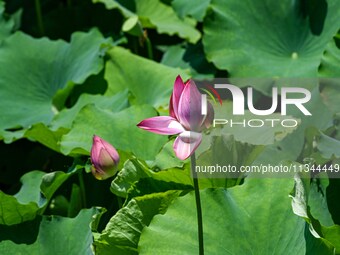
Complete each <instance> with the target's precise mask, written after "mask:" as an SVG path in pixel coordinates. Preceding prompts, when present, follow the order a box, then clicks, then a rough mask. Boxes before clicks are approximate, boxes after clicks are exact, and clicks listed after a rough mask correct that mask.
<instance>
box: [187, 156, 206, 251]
mask: <svg viewBox="0 0 340 255" xmlns="http://www.w3.org/2000/svg"><path fill="white" fill-rule="evenodd" d="M190 159H191V173H192V177H193V181H194V189H195V200H196V211H197V230H198V246H199V255H204V240H203V218H202V206H201V197H200V190H199V186H198V178H197V173H196V171H195V168H196V157H195V153H193V154H192V155H191V158H190Z"/></svg>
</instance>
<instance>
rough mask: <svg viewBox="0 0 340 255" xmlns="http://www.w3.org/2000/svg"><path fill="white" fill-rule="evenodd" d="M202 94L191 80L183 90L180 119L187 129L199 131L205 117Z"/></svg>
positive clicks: (179, 108)
mask: <svg viewBox="0 0 340 255" xmlns="http://www.w3.org/2000/svg"><path fill="white" fill-rule="evenodd" d="M201 107H202V96H201V93H200V92H199V91H198V89H197V87H196V84H195V82H194V81H192V80H189V81H188V83H187V84H186V86H185V87H184V90H183V92H182V95H181V98H180V101H179V107H178V113H177V114H178V120H179V122H180V123H181V124H182V125H183V126H184V127H185V128H186V129H187V130H193V131H199V130H200V126H201V124H202V123H203V120H204V119H205V116H204V115H202V113H201V111H202V109H201Z"/></svg>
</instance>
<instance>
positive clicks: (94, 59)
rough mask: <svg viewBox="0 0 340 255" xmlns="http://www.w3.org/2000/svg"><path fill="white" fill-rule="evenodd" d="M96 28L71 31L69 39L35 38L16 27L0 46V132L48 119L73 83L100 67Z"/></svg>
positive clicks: (99, 49) (99, 40)
mask: <svg viewBox="0 0 340 255" xmlns="http://www.w3.org/2000/svg"><path fill="white" fill-rule="evenodd" d="M105 41H106V40H104V39H103V37H102V35H101V34H100V33H99V32H98V31H97V30H92V31H90V32H89V33H80V32H78V33H75V34H73V36H72V38H71V42H70V43H67V42H64V41H61V40H59V41H51V40H49V39H47V38H42V39H34V38H32V37H30V36H28V35H25V34H23V33H21V32H17V33H15V34H14V35H12V36H10V37H8V38H7V39H6V40H4V41H3V43H2V45H1V47H0V116H1V117H0V133H1V131H2V130H3V129H11V128H19V127H23V128H27V127H29V126H30V125H32V124H35V123H39V122H41V123H45V124H46V123H49V122H50V121H51V120H52V118H53V116H54V115H55V114H56V113H57V112H58V110H57V109H58V108H62V107H63V104H64V101H65V99H66V97H67V95H68V93H69V91H70V90H71V88H72V87H73V85H74V84H81V83H83V82H84V81H85V79H86V78H87V77H89V76H90V75H92V74H96V73H98V72H99V71H100V70H101V69H102V67H103V60H102V58H101V57H100V52H101V44H103V43H104V42H105Z"/></svg>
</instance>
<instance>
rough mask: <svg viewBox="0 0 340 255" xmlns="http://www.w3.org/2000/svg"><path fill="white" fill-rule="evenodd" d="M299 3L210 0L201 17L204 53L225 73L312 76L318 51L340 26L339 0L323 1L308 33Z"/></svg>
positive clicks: (307, 25) (305, 18) (307, 21)
mask: <svg viewBox="0 0 340 255" xmlns="http://www.w3.org/2000/svg"><path fill="white" fill-rule="evenodd" d="M301 3H302V1H290V0H283V1H280V3H278V2H277V1H275V0H266V1H264V0H255V1H253V0H246V1H237V0H231V1H228V3H226V2H225V1H224V0H215V1H212V3H211V10H212V12H211V13H210V14H209V15H208V16H207V17H206V19H205V22H204V37H203V43H204V46H205V51H206V54H207V57H208V59H209V60H210V61H212V62H213V63H214V64H215V65H216V66H217V67H218V68H220V69H223V70H228V72H230V76H231V77H267V78H273V77H316V76H317V70H318V66H319V64H320V62H321V58H322V54H323V52H324V50H325V49H326V47H327V44H328V43H329V42H330V40H331V39H332V37H333V36H334V35H335V34H336V32H337V30H338V29H339V27H340V20H339V15H340V2H339V1H337V0H329V1H327V4H328V8H327V10H326V13H327V15H326V17H325V20H320V22H323V21H324V25H323V27H322V32H321V33H320V35H318V34H314V33H313V31H312V28H311V26H310V22H309V21H310V18H308V17H305V16H304V14H303V13H302V11H301V8H302V6H301ZM320 24H321V23H320ZM267 86H268V84H267ZM263 90H265V89H263Z"/></svg>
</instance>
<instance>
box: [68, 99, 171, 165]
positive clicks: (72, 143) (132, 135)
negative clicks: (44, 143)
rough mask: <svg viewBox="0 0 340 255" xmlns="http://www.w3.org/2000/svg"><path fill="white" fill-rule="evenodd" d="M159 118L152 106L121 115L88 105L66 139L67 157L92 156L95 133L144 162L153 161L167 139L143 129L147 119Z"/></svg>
mask: <svg viewBox="0 0 340 255" xmlns="http://www.w3.org/2000/svg"><path fill="white" fill-rule="evenodd" d="M155 115H157V113H156V111H155V110H154V109H153V108H152V107H151V106H148V105H142V106H132V107H129V108H127V109H125V110H123V111H120V112H112V111H110V110H105V109H100V108H98V107H96V106H94V105H88V106H85V107H84V108H83V109H82V110H81V111H80V112H79V114H78V115H77V117H76V119H75V121H74V124H73V128H72V129H71V131H70V132H69V133H68V134H67V135H64V136H63V137H62V140H61V151H62V152H63V153H64V154H70V153H71V154H75V153H81V154H86V155H89V152H90V149H91V145H92V137H93V135H94V134H96V135H99V136H100V137H102V138H103V139H105V140H107V141H108V142H110V143H111V144H112V145H114V146H115V147H116V148H117V149H118V150H122V151H126V152H132V153H133V154H134V155H136V156H137V157H140V158H142V159H153V158H154V157H155V155H156V154H157V152H158V151H159V150H160V149H161V147H162V146H163V145H164V144H165V142H166V140H167V137H166V136H161V135H156V134H152V133H150V132H146V131H144V130H141V129H139V128H138V127H137V126H136V125H137V124H138V123H139V122H140V121H142V120H143V119H146V118H149V117H152V116H155Z"/></svg>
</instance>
